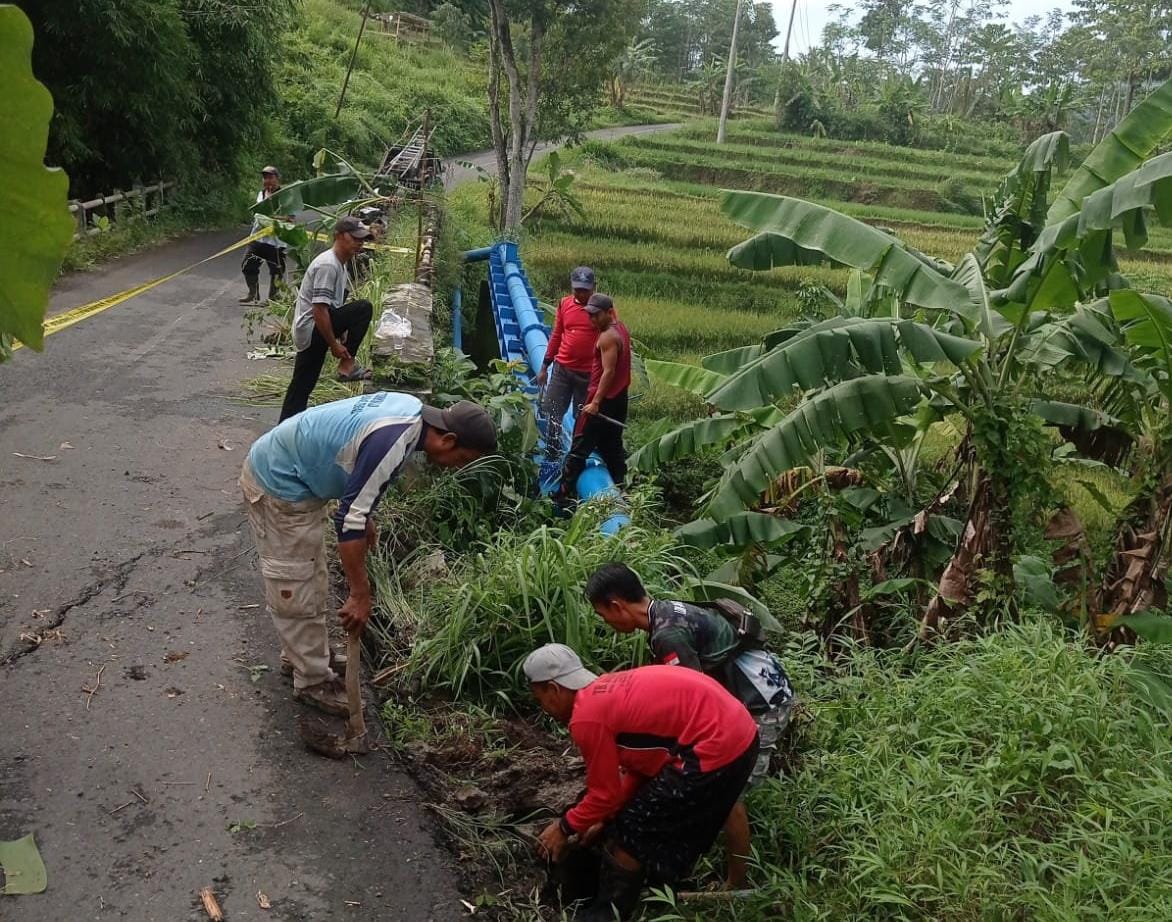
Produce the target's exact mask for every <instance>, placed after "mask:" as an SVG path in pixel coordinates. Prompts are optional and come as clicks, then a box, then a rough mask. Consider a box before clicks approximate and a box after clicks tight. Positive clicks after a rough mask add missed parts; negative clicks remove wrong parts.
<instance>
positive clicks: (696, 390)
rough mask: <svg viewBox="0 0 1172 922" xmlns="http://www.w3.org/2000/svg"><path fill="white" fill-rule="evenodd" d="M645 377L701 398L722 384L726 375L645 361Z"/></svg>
mask: <svg viewBox="0 0 1172 922" xmlns="http://www.w3.org/2000/svg"><path fill="white" fill-rule="evenodd" d="M644 367H645V368H646V369H647V377H648V378H649V379H650V380H652V381H654V382H656V383H657V384H667V385H669V386H670V387H678V388H682V389H683V390H685V391H689V392H691V393H693V394H695V395H696V396H697V397H703V396H704V395H705V394H707V393H708V392H709V391H713V390H715V389H716V388H718V387H719V386H720V385H721V384H722V383H724V380H725V378H726V377H727V376H726V375H722V374H719V373H717V372H715V371H709V370H708V369H706V368H702V367H700V366H699V365H687V364H685V363H683V362H660V361H657V360H656V359H647V360H646V361H645V362H644Z"/></svg>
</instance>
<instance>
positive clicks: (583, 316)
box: [537, 266, 598, 458]
mask: <svg viewBox="0 0 1172 922" xmlns="http://www.w3.org/2000/svg"><path fill="white" fill-rule="evenodd" d="M594 284H595V282H594V270H593V269H591V268H590V267H589V266H579V267H578V268H577V269H575V270H574V271H573V272H571V273H570V288H571V290H572V292H573V293H572V294H569V295H566V297H564V298H562V303H561V304H559V305H558V311H557V316H556V317H555V318H554V321H553V332H552V333H550V335H549V345H548V346H547V347H546V349H545V359H544V361H542V363H541V371H540V372H539V373H538V375H537V386H538V387H544V388H545V398H544V400H543V401H542V404H541V412H542V413H544V414H545V418H546V439H545V453H546V457H548V458H560V457H561V454H562V417H563V416H565V415H566V410H567V409H569V407H570V403H571V401H572V402H573V405H574V406H575V407H579V406H581V405H582V404H583V403H585V402H586V386H587V385H588V384H589V383H590V366H591V364H592V363H593V361H594V343H595V342H596V341H597V340H598V332H597V331H596V330H595V329H594V327H593V325H592V324H591V323H590V317H589V315H588V314H587V313H586V310H585V308H586V302H587V301H589V300H590V296H591V295H592V294H594ZM551 366H552V367H553V371H552V372H551V371H550V367H551Z"/></svg>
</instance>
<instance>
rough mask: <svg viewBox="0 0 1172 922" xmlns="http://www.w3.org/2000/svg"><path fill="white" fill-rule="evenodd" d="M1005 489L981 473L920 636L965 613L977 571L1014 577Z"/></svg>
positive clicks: (937, 630) (970, 598)
mask: <svg viewBox="0 0 1172 922" xmlns="http://www.w3.org/2000/svg"><path fill="white" fill-rule="evenodd" d="M1005 508H1006V489H1005V485H1004V484H1002V483H1000V482H999V481H998V480H997V479H996V478H995V477H992V476H990V475H988V474H985V473H983V472H982V473H981V474H980V480H979V481H978V482H977V486H976V489H975V490H974V491H973V497H972V500H971V501H970V503H969V514H968V520H967V521H966V522H965V526H964V532H963V533H962V534H961V538H960V545H959V546H958V547H957V549H956V553H954V554H953V555H952V559H951V560H949V561H948V566H946V567H945V568H944V573H943V574H941V576H940V582H939V584H938V585H937V587H936V594H935V595H934V596H933V597H932V599H931V601H930V602H928V607H927V608H925V609H924V615H923V618H922V619H921V621H920V639H921V640H927V639H928V638H929V637H931V636H932V635H933V634H934V633H937V632H939V631H941V630H942V629H943V627H944V623H945V622H946V621H947V620H948V619H951V618H955V617H957V616H958V615H960V614H962V613H963V612H964V610H965V609H966V608H967V607H968V605H969V603H970V602H971V601H972V597H973V581H974V579H975V578H976V576H977V572H978V571H979V570H982V569H989V568H990V565H991V568H992V569H993V570H994V571H995V572H997V573H998V574H1000V575H1001V576H1009V577H1012V573H1013V571H1012V569H1011V566H1010V561H1009V558H1008V555H1007V554H1006V553H1005V549H1007V548H1008V547H1009V546H1010V542H1009V535H1008V534H1007V531H1008V529H1007V528H1005V527H1003V526H1005V525H1007V524H1008V523H1007V522H1006V521H1005V520H1006V518H1007V516H1005V515H1004V512H1005Z"/></svg>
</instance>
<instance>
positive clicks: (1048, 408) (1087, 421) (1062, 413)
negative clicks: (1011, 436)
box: [1029, 400, 1123, 432]
mask: <svg viewBox="0 0 1172 922" xmlns="http://www.w3.org/2000/svg"><path fill="white" fill-rule="evenodd" d="M1029 408H1030V412H1032V413H1035V414H1037V415H1038V416H1039V417H1041V419H1042V420H1043V421H1044V422H1046V423H1048V424H1049V425H1051V426H1067V427H1069V428H1071V429H1083V430H1085V431H1087V432H1094V431H1095V430H1096V429H1102V428H1103V427H1104V426H1111V427H1114V428H1117V429H1118V428H1121V427H1122V425H1123V423H1122V422H1121V421H1120V420H1118V419H1116V418H1115V417H1114V416H1111V415H1109V414H1107V413H1103V412H1102V411H1100V410H1096V409H1094V408H1093V407H1086V406H1082V405H1081V404H1077V403H1063V402H1061V401H1059V400H1031V401H1029Z"/></svg>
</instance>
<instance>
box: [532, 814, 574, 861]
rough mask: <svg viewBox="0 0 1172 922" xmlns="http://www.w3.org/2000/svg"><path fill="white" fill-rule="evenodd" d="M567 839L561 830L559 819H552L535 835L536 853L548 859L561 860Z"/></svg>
mask: <svg viewBox="0 0 1172 922" xmlns="http://www.w3.org/2000/svg"><path fill="white" fill-rule="evenodd" d="M568 842H569V839H568V838H567V837H566V834H565V832H563V831H562V823H561V820H554V821H553V822H552V823H550V824H549V825H548V826H546V827H545V829H543V830H542V832H541V835H539V836H538V837H537V854H538V856H539V857H541V858H548V859H549V860H550V861H561V860H562V855H563V854H564V853H565V851H566V844H567V843H568Z"/></svg>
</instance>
